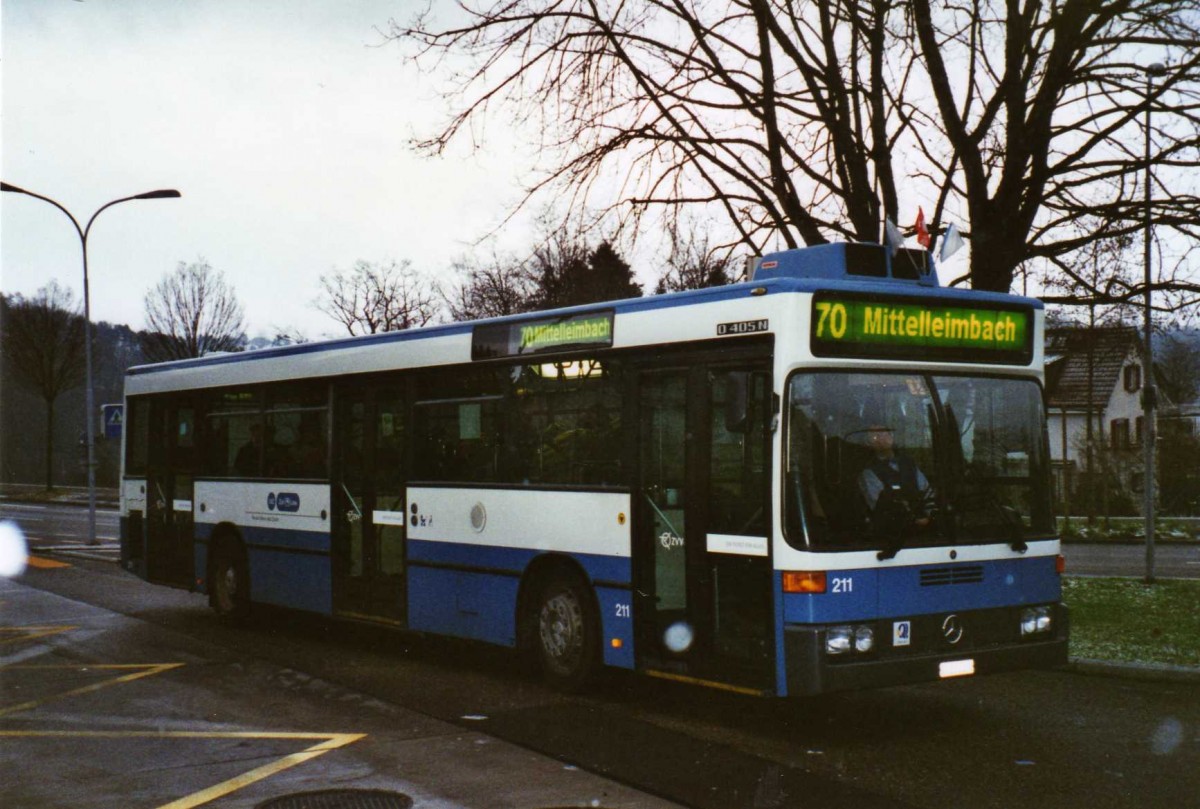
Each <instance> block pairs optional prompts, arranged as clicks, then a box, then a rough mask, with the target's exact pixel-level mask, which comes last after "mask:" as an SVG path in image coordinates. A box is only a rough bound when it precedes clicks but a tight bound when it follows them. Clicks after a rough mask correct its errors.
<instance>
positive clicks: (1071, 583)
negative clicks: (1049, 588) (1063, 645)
mask: <svg viewBox="0 0 1200 809" xmlns="http://www.w3.org/2000/svg"><path fill="white" fill-rule="evenodd" d="M1063 601H1064V602H1065V603H1066V605H1067V606H1068V607H1070V609H1071V656H1072V657H1083V658H1091V659H1094V660H1112V661H1117V662H1123V663H1167V664H1170V665H1176V666H1200V581H1190V580H1189V581H1180V580H1174V581H1159V582H1158V583H1157V584H1145V583H1143V582H1142V581H1140V580H1138V579H1128V578H1084V577H1072V576H1068V577H1066V578H1064V579H1063Z"/></svg>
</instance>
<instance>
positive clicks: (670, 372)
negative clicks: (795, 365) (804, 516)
mask: <svg viewBox="0 0 1200 809" xmlns="http://www.w3.org/2000/svg"><path fill="white" fill-rule="evenodd" d="M769 380H770V377H769V374H768V373H767V372H766V371H765V369H758V368H756V367H754V366H750V365H742V366H739V367H737V368H729V367H724V368H723V367H717V366H707V365H702V364H695V365H692V366H691V367H689V368H686V369H683V368H679V369H664V370H653V371H644V372H643V373H642V374H641V375H640V376H639V379H638V385H639V391H638V407H637V410H638V470H639V471H638V481H637V494H636V497H637V499H638V504H637V508H636V509H635V513H636V514H637V515H638V520H639V524H638V526H637V528H636V529H635V538H634V542H635V548H634V569H635V574H634V575H635V577H636V581H637V584H636V587H635V589H636V591H637V592H639V593H642V594H644V595H643V596H642V597H641V598H640V599H639V601H638V602H637V607H636V615H635V620H636V621H637V648H638V650H639V665H640V666H641V667H643V668H645V669H647V670H649V671H650V672H651V673H653V674H655V675H658V676H664V677H667V678H677V679H684V680H695V679H698V680H703V681H708V682H713V683H719V684H722V685H730V686H733V687H736V688H745V689H747V690H751V691H756V692H757V691H765V690H769V689H770V688H771V687H772V684H773V669H772V665H771V664H772V660H773V653H772V648H773V646H772V644H771V643H770V638H771V637H772V628H773V615H774V612H773V608H772V601H771V563H770V558H769V555H768V545H769V543H768V539H767V538H768V536H769V533H768V525H767V515H768V513H769V507H768V506H769V500H768V483H767V481H768V480H769V474H768V471H767V470H768V469H769V465H768V464H767V458H768V457H769V449H768V439H769V417H768V413H767V410H768V407H767V403H768V402H769V401H770V382H769Z"/></svg>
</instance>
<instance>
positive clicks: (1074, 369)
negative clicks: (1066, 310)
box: [1046, 326, 1146, 506]
mask: <svg viewBox="0 0 1200 809" xmlns="http://www.w3.org/2000/svg"><path fill="white" fill-rule="evenodd" d="M1142 366H1143V362H1142V356H1141V341H1140V339H1139V337H1138V333H1137V330H1136V329H1133V328H1129V327H1124V326H1117V327H1101V328H1090V329H1089V328H1082V327H1072V328H1050V329H1047V330H1046V416H1047V427H1048V429H1049V433H1050V457H1051V461H1052V465H1053V468H1054V478H1055V495H1056V499H1057V500H1058V502H1059V503H1060V505H1062V504H1063V502H1064V501H1063V495H1064V493H1065V494H1066V495H1067V497H1068V501H1067V505H1068V506H1069V504H1070V497H1071V496H1072V495H1073V494H1075V493H1076V491H1077V489H1078V486H1079V485H1080V483H1081V482H1082V481H1083V480H1085V479H1086V477H1087V476H1088V475H1089V473H1094V472H1096V471H1097V470H1098V468H1099V466H1100V464H1101V463H1104V464H1105V465H1106V469H1107V470H1108V472H1109V478H1110V480H1111V482H1112V483H1113V484H1115V485H1116V486H1117V487H1118V488H1120V489H1123V490H1124V491H1127V492H1130V493H1133V492H1136V491H1138V490H1140V488H1141V465H1140V458H1141V444H1142V403H1141V394H1142V385H1143V382H1144V380H1145V378H1146V376H1145V372H1144V370H1143V367H1142ZM1089 417H1090V420H1091V442H1090V449H1091V451H1090V452H1089V442H1088V422H1089ZM1089 460H1090V468H1089ZM1064 487H1065V488H1064Z"/></svg>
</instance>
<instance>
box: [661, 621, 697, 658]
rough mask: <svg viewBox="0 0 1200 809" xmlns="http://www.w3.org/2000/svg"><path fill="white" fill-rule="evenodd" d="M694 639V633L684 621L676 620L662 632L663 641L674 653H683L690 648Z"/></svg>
mask: <svg viewBox="0 0 1200 809" xmlns="http://www.w3.org/2000/svg"><path fill="white" fill-rule="evenodd" d="M695 639H696V633H695V632H694V631H693V630H692V626H691V624H689V623H687V622H686V621H676V622H675V623H673V624H671V625H670V626H669V627H667V631H666V632H664V633H663V643H664V644H666V647H667V648H668V649H670V650H671V651H672V652H674V653H675V654H683V653H684V652H686V651H687V650H688V649H690V648H692V641H694V640H695Z"/></svg>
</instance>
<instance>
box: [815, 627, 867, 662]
mask: <svg viewBox="0 0 1200 809" xmlns="http://www.w3.org/2000/svg"><path fill="white" fill-rule="evenodd" d="M874 650H875V630H874V629H872V628H871V627H870V626H867V625H866V624H860V625H858V626H831V627H829V629H827V630H825V654H828V655H844V654H849V653H850V652H858V653H860V654H866V653H867V652H872V651H874Z"/></svg>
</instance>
